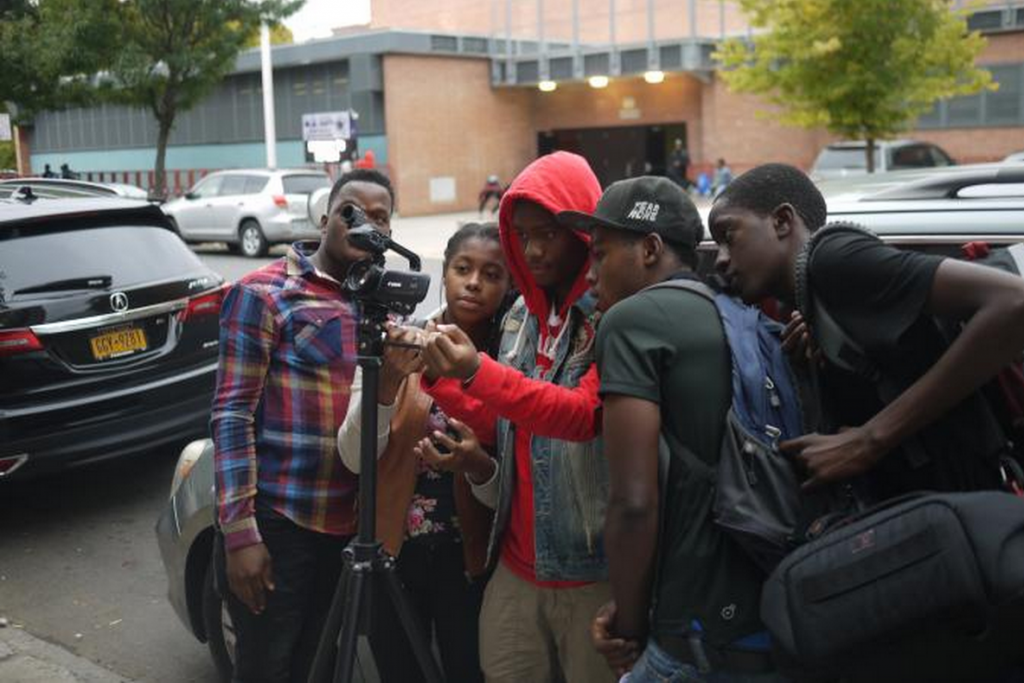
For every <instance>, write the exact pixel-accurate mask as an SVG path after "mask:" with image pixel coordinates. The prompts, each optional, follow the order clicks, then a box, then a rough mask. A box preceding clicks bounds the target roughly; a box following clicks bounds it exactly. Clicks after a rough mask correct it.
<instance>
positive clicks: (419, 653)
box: [384, 566, 444, 683]
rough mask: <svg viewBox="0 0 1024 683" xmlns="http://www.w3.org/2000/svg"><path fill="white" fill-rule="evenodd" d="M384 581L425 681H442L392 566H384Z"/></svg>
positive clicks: (435, 682) (439, 682)
mask: <svg viewBox="0 0 1024 683" xmlns="http://www.w3.org/2000/svg"><path fill="white" fill-rule="evenodd" d="M384 581H385V582H386V583H387V588H388V597H390V598H391V604H392V605H394V606H395V612H397V613H398V620H399V621H401V622H402V628H403V629H404V630H405V635H406V637H407V638H408V639H409V644H410V645H411V646H412V651H413V653H414V654H415V655H416V662H417V663H418V664H419V665H420V671H422V672H423V678H424V680H426V681H427V683H443V681H444V679H443V678H442V677H441V671H440V669H438V667H437V662H435V661H434V655H433V653H431V651H430V643H428V642H427V639H426V635H425V634H424V633H423V632H422V631H421V630H420V625H419V623H418V622H417V621H416V615H414V614H413V613H412V607H411V606H410V605H409V603H408V602H407V599H406V595H405V592H404V590H403V589H402V584H401V582H399V580H398V574H396V573H395V571H394V568H393V566H388V567H387V568H385V570H384Z"/></svg>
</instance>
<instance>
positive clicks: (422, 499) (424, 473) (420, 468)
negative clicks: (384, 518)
mask: <svg viewBox="0 0 1024 683" xmlns="http://www.w3.org/2000/svg"><path fill="white" fill-rule="evenodd" d="M447 427H448V416H446V415H445V414H444V412H443V411H442V410H441V409H440V408H438V407H437V405H436V404H435V405H434V406H432V407H431V409H430V416H429V417H428V418H427V429H426V434H427V436H430V435H431V434H433V433H434V432H435V431H439V432H442V433H444V431H445V430H446V429H447ZM454 476H455V475H454V474H452V473H451V472H442V471H439V470H435V469H434V468H433V467H430V466H429V465H427V464H426V463H424V462H422V461H421V462H419V463H418V464H417V474H416V490H415V492H414V493H413V496H412V502H411V503H409V512H408V514H407V516H406V524H405V537H406V539H408V540H410V541H413V542H418V541H419V542H428V543H437V542H439V541H440V542H454V543H460V542H461V541H462V537H461V536H460V535H459V519H458V517H457V516H456V514H455V494H454V484H455V482H454Z"/></svg>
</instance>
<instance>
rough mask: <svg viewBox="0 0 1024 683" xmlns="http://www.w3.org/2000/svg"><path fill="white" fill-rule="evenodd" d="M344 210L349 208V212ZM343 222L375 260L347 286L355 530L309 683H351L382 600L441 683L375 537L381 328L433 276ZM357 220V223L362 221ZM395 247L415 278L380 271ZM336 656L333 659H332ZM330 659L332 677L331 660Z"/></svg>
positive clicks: (407, 308)
mask: <svg viewBox="0 0 1024 683" xmlns="http://www.w3.org/2000/svg"><path fill="white" fill-rule="evenodd" d="M347 210H348V207H346V211H347ZM350 213H351V214H352V216H351V218H349V217H348V216H346V220H347V221H348V222H349V225H350V226H351V227H352V228H355V229H352V230H350V231H349V241H350V242H352V243H353V244H354V245H355V246H357V247H358V248H360V249H363V250H365V251H369V252H372V253H373V254H374V256H375V259H374V261H373V262H369V261H365V262H359V263H357V264H355V265H354V266H353V268H352V269H351V270H350V272H349V277H348V279H347V280H346V282H345V286H346V288H347V289H348V290H349V291H350V292H351V293H352V295H353V298H354V300H355V301H356V303H357V304H358V307H359V323H358V344H359V367H360V368H362V372H363V394H362V403H361V407H362V422H361V428H362V434H361V435H360V444H359V447H360V452H359V462H360V473H359V532H358V534H357V536H356V537H355V538H354V539H353V540H352V542H351V543H349V545H348V547H346V548H345V550H344V552H343V556H342V560H343V568H342V572H341V578H340V579H339V581H338V585H337V587H336V588H335V591H334V599H333V600H332V602H331V609H330V611H329V612H328V615H327V622H326V623H325V625H324V630H323V634H322V635H321V636H320V644H319V646H318V647H317V651H316V657H315V658H314V660H313V666H312V669H311V670H310V675H309V681H308V683H327V682H328V681H333V683H349V682H350V681H351V680H352V670H353V665H354V664H355V655H356V641H357V638H358V637H359V635H360V634H363V635H369V633H370V620H371V619H372V618H373V612H374V610H373V607H372V601H373V599H374V597H375V595H380V591H379V590H378V586H379V585H381V584H383V587H384V589H385V593H384V597H385V599H388V600H390V601H391V603H392V605H393V606H394V608H395V612H397V614H398V618H399V621H400V622H401V624H402V628H403V629H404V630H405V634H406V636H407V637H408V639H409V642H410V644H411V645H412V650H413V653H414V654H415V656H416V661H417V663H418V664H419V666H420V670H421V671H422V672H423V675H424V678H425V679H426V680H427V682H428V683H442V681H443V679H442V678H441V673H440V669H439V668H438V666H437V663H436V662H435V661H434V657H433V655H432V653H431V651H430V643H429V642H428V641H427V638H426V637H425V635H424V634H423V633H422V631H421V630H420V625H419V622H418V621H417V619H416V616H415V614H414V613H413V610H412V606H411V605H410V604H409V602H408V599H407V597H406V595H405V592H404V589H403V588H402V584H401V582H400V581H399V580H398V575H397V574H396V573H395V559H394V558H393V557H391V556H390V555H388V554H387V552H385V551H384V548H383V546H382V545H381V543H380V541H378V540H377V539H376V511H377V501H376V498H377V382H378V378H379V376H380V367H381V364H382V360H381V359H382V356H383V352H384V323H385V322H386V320H387V314H388V311H389V310H390V311H395V312H397V313H403V314H408V313H411V312H412V311H413V310H414V309H415V305H416V304H417V303H419V302H420V301H422V300H423V299H424V298H425V296H426V293H427V285H428V284H429V281H430V278H429V277H428V276H426V275H423V274H421V273H419V272H415V271H419V269H420V259H419V257H418V256H416V254H414V253H412V252H411V251H409V250H407V249H405V248H404V247H401V246H400V245H398V244H395V243H394V242H392V241H391V240H390V239H389V238H387V237H385V236H383V235H381V234H380V233H378V232H376V231H375V230H373V229H372V228H369V227H364V228H360V227H358V226H359V225H362V224H363V223H364V222H365V217H363V216H362V215H361V214H362V212H361V211H359V210H358V209H354V210H353V211H351V212H350ZM361 219H362V220H361ZM387 249H394V250H395V251H396V252H398V253H400V254H401V255H402V256H404V257H405V258H407V259H408V260H409V267H410V269H411V270H412V271H414V272H408V273H399V272H394V271H386V270H384V269H383V268H382V261H383V257H382V255H383V252H384V251H385V250H387ZM335 655H337V656H336V657H335ZM332 661H335V662H336V663H335V667H334V674H333V678H331V676H330V667H331V662H332Z"/></svg>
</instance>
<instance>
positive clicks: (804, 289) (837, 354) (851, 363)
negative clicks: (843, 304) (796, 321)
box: [796, 222, 891, 400]
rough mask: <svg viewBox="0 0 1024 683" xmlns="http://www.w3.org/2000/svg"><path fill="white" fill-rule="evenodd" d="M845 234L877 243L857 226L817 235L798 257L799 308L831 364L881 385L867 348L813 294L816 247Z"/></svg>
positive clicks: (821, 231) (834, 225)
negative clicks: (866, 350)
mask: <svg viewBox="0 0 1024 683" xmlns="http://www.w3.org/2000/svg"><path fill="white" fill-rule="evenodd" d="M844 232H845V233H856V234H860V235H866V236H869V237H871V238H873V239H876V240H877V239H878V235H876V234H875V233H873V232H871V231H870V230H868V229H867V228H865V227H863V226H861V225H857V224H856V223H846V222H837V223H829V224H828V225H826V226H824V227H821V228H819V229H818V230H817V231H815V232H814V234H812V235H811V238H810V239H809V240H807V243H806V244H805V245H804V248H803V249H802V250H801V251H800V253H799V254H798V255H797V259H796V307H797V310H799V311H800V313H801V315H803V317H804V320H805V321H806V322H807V325H808V326H809V327H810V328H811V331H812V333H813V335H814V340H815V341H816V342H817V344H818V348H820V349H821V352H822V353H823V354H825V357H826V358H828V360H829V361H830V362H832V363H833V364H835V365H837V366H838V367H840V368H842V369H844V370H846V371H848V372H852V373H853V374H855V375H858V376H859V377H863V378H864V379H866V380H868V381H870V382H873V383H878V382H879V381H880V380H881V378H882V373H881V371H880V370H879V369H878V366H877V365H875V364H874V363H873V362H872V361H871V360H870V359H869V357H868V354H867V353H866V352H865V351H864V347H862V346H861V345H860V344H859V343H857V341H856V340H854V339H853V337H851V336H850V335H849V334H848V333H847V332H846V331H845V330H844V329H843V328H842V326H840V324H839V322H838V321H837V320H836V319H835V318H834V317H833V316H832V315H831V314H830V313H829V312H828V309H827V308H825V305H824V304H823V303H822V301H821V298H820V297H815V296H814V293H813V292H812V291H811V285H810V266H811V259H812V258H813V257H814V249H815V247H817V246H818V245H819V244H820V243H821V241H822V239H824V238H825V237H827V236H829V235H835V234H837V233H844ZM890 400H891V399H890Z"/></svg>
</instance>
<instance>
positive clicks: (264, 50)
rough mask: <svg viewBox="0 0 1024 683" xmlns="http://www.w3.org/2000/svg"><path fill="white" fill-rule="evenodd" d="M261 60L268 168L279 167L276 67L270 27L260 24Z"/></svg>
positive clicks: (264, 134) (264, 137)
mask: <svg viewBox="0 0 1024 683" xmlns="http://www.w3.org/2000/svg"><path fill="white" fill-rule="evenodd" d="M260 62H261V63H262V65H263V139H264V143H265V144H266V146H267V168H277V126H276V123H275V121H274V67H273V65H272V64H271V61H270V27H269V26H267V25H266V24H265V23H264V24H263V25H262V26H260Z"/></svg>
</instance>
